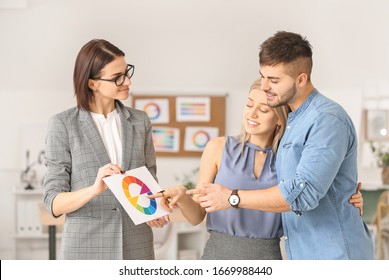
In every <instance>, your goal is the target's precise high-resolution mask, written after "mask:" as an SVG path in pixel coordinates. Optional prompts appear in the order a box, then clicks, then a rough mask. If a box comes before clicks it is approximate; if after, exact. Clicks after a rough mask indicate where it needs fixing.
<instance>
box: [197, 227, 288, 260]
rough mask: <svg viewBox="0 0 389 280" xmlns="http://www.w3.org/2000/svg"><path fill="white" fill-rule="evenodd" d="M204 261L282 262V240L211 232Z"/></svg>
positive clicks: (205, 249)
mask: <svg viewBox="0 0 389 280" xmlns="http://www.w3.org/2000/svg"><path fill="white" fill-rule="evenodd" d="M201 259H203V260H282V255H281V249H280V239H279V238H277V239H259V238H248V237H238V236H233V235H229V234H225V233H219V232H214V231H211V232H210V236H209V239H208V241H207V243H206V244H205V248H204V253H203V256H202V257H201Z"/></svg>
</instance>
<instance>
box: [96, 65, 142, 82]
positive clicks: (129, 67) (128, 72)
mask: <svg viewBox="0 0 389 280" xmlns="http://www.w3.org/2000/svg"><path fill="white" fill-rule="evenodd" d="M134 69H135V66H134V65H131V64H127V68H126V71H125V72H124V74H121V75H119V76H117V77H116V78H115V79H112V80H109V79H102V78H92V80H99V81H106V82H113V83H115V85H116V86H121V85H122V84H124V81H125V80H126V77H127V78H129V79H131V77H132V76H133V75H134Z"/></svg>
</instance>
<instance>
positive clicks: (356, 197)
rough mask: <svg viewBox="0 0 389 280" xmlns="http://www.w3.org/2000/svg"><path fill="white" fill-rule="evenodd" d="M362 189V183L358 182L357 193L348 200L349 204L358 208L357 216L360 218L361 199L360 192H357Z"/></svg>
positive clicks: (361, 213)
mask: <svg viewBox="0 0 389 280" xmlns="http://www.w3.org/2000/svg"><path fill="white" fill-rule="evenodd" d="M361 187H362V183H361V182H358V185H357V191H356V193H355V194H353V195H352V196H351V198H350V199H349V201H348V202H349V203H351V204H352V205H353V206H354V207H355V208H359V215H360V216H361V217H362V215H363V197H362V194H361V192H360V191H359V190H360V189H361Z"/></svg>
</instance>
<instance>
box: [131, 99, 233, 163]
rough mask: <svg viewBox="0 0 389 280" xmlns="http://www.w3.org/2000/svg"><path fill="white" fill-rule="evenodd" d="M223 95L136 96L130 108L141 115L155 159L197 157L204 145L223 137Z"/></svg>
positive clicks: (224, 114) (224, 115)
mask: <svg viewBox="0 0 389 280" xmlns="http://www.w3.org/2000/svg"><path fill="white" fill-rule="evenodd" d="M226 97H227V95H217V96H209V95H207V96H206V95H202V96H201V95H192V96H188V95H136V94H132V107H133V108H136V109H139V110H143V111H145V112H146V113H147V114H148V116H149V118H150V121H151V123H152V126H153V142H154V147H155V151H156V154H157V156H159V157H200V156H201V154H202V151H203V150H204V147H205V145H206V143H207V142H208V141H209V140H210V139H212V138H215V137H218V136H224V135H225V119H226Z"/></svg>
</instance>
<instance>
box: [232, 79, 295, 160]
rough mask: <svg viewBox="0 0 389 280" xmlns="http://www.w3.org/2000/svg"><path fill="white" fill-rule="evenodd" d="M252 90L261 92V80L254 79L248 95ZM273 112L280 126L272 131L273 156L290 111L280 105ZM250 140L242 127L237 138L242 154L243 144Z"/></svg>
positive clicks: (286, 106)
mask: <svg viewBox="0 0 389 280" xmlns="http://www.w3.org/2000/svg"><path fill="white" fill-rule="evenodd" d="M254 89H257V90H261V79H260V78H259V79H256V80H255V81H254V82H253V83H252V85H251V86H250V91H249V93H250V92H251V91H252V90H254ZM272 109H273V110H274V112H275V113H276V115H277V117H278V119H279V120H280V124H281V125H277V127H276V130H275V131H274V138H273V143H272V150H273V152H274V154H275V153H276V152H277V149H278V145H279V143H280V140H281V138H282V136H283V135H284V132H285V127H286V123H287V121H288V114H289V112H290V111H291V110H290V108H289V106H288V105H282V106H278V107H275V108H272ZM249 138H250V134H248V133H247V132H246V130H245V129H244V126H243V127H242V132H241V134H240V135H239V136H238V139H239V140H240V141H241V143H242V153H243V149H244V143H245V142H247V141H248V140H249Z"/></svg>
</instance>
